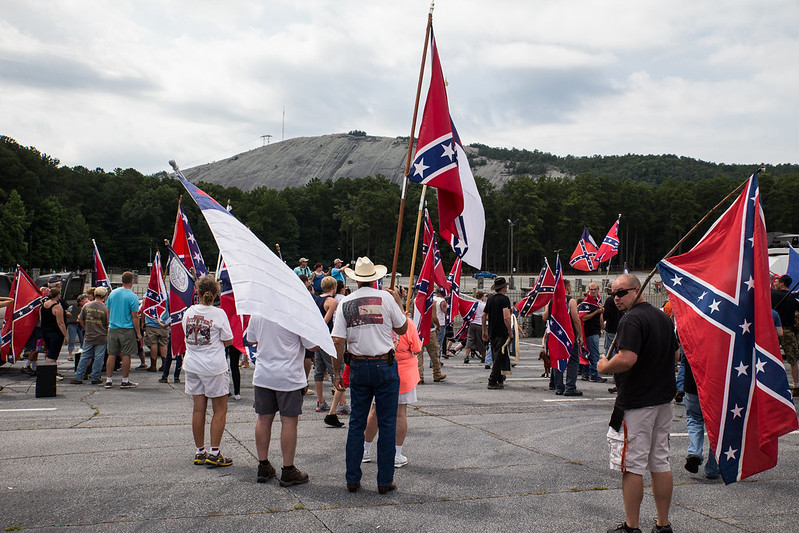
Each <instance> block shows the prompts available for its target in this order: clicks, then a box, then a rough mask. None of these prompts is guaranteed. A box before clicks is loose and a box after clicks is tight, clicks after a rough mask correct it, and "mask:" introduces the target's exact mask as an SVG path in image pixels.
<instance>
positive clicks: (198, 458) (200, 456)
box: [194, 452, 208, 466]
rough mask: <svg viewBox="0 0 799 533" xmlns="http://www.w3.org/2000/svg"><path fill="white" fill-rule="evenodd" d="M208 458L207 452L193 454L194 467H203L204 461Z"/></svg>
mask: <svg viewBox="0 0 799 533" xmlns="http://www.w3.org/2000/svg"><path fill="white" fill-rule="evenodd" d="M207 458H208V452H200V453H195V454H194V464H196V465H200V466H202V465H204V464H205V460H206V459H207Z"/></svg>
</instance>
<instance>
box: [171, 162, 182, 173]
mask: <svg viewBox="0 0 799 533" xmlns="http://www.w3.org/2000/svg"><path fill="white" fill-rule="evenodd" d="M169 166H171V167H172V169H173V170H174V171H175V172H177V171H178V170H180V169H179V168H178V164H177V163H175V160H174V159H170V160H169Z"/></svg>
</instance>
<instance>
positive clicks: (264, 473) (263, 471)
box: [255, 463, 277, 483]
mask: <svg viewBox="0 0 799 533" xmlns="http://www.w3.org/2000/svg"><path fill="white" fill-rule="evenodd" d="M275 476H277V472H275V467H274V466H272V464H271V463H267V464H265V465H262V464H261V463H258V477H257V478H256V479H255V480H256V481H257V482H258V483H266V482H267V481H269V480H270V479H272V478H273V477H275Z"/></svg>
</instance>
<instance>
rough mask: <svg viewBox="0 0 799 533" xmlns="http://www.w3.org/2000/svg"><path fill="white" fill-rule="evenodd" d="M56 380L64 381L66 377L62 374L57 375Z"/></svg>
mask: <svg viewBox="0 0 799 533" xmlns="http://www.w3.org/2000/svg"><path fill="white" fill-rule="evenodd" d="M55 380H56V381H64V376H62V375H61V374H56V375H55Z"/></svg>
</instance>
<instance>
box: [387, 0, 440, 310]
mask: <svg viewBox="0 0 799 533" xmlns="http://www.w3.org/2000/svg"><path fill="white" fill-rule="evenodd" d="M435 6H436V3H435V0H433V2H431V3H430V12H429V13H428V14H427V29H426V31H425V37H424V50H423V51H422V64H421V66H420V67H419V83H418V84H417V86H416V102H415V103H414V104H413V120H412V121H411V136H410V138H409V139H408V156H407V158H406V160H405V174H404V175H403V178H402V195H401V197H400V207H399V217H397V236H396V239H395V241H394V262H393V263H392V264H391V288H392V289H393V288H394V280H395V279H396V277H397V262H398V260H399V245H400V236H401V235H402V219H403V213H404V212H405V194H406V192H407V189H408V173H409V172H410V169H411V157H412V156H413V134H414V132H415V131H416V115H417V114H418V112H419V98H420V97H421V94H422V79H423V78H424V64H425V60H426V59H427V46H428V44H429V43H430V29H431V28H432V27H433V9H434V8H435ZM422 198H424V188H423V189H422ZM416 236H417V238H418V236H419V224H418V223H417V225H416ZM415 256H416V244H415V243H414V258H415ZM411 268H413V267H411ZM412 280H413V271H411V281H412ZM410 293H411V283H410V282H408V295H409V297H408V302H410Z"/></svg>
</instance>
